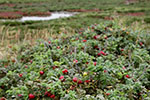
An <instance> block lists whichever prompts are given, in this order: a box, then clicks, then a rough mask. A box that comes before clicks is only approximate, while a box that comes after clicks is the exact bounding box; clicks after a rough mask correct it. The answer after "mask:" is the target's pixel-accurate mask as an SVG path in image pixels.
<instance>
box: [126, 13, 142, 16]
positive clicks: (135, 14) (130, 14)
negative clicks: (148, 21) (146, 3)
mask: <svg viewBox="0 0 150 100" xmlns="http://www.w3.org/2000/svg"><path fill="white" fill-rule="evenodd" d="M126 15H129V16H142V15H144V13H143V12H137V13H127V14H126Z"/></svg>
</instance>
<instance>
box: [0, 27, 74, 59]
mask: <svg viewBox="0 0 150 100" xmlns="http://www.w3.org/2000/svg"><path fill="white" fill-rule="evenodd" d="M60 30H61V31H60V32H59V33H56V31H55V29H54V27H49V28H45V29H40V30H32V29H25V30H21V29H16V28H15V27H9V26H1V27H0V47H1V48H0V59H2V58H4V57H8V56H10V55H11V56H12V57H13V55H17V51H18V49H19V46H21V45H26V44H28V45H30V46H33V45H34V44H35V43H36V41H37V40H38V39H44V40H46V41H48V39H49V38H50V37H53V38H61V37H62V36H63V35H61V34H62V33H64V34H66V36H68V37H69V36H71V35H73V34H74V33H75V30H73V29H71V28H61V29H60ZM10 49H11V50H13V54H12V52H11V54H10V52H9V50H10Z"/></svg>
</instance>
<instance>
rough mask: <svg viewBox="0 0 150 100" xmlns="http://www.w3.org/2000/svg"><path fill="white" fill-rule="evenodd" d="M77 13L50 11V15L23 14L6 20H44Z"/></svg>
mask: <svg viewBox="0 0 150 100" xmlns="http://www.w3.org/2000/svg"><path fill="white" fill-rule="evenodd" d="M75 14H77V13H76V12H52V13H51V15H50V16H44V17H43V16H39V17H38V16H23V17H22V18H21V19H16V20H8V21H21V22H24V21H40V20H42V21H44V20H52V19H58V18H64V17H71V16H73V15H75ZM3 21H7V20H3Z"/></svg>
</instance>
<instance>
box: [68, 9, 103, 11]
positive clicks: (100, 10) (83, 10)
mask: <svg viewBox="0 0 150 100" xmlns="http://www.w3.org/2000/svg"><path fill="white" fill-rule="evenodd" d="M67 11H70V12H99V11H101V10H99V9H72V10H67Z"/></svg>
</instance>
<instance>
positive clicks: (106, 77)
mask: <svg viewBox="0 0 150 100" xmlns="http://www.w3.org/2000/svg"><path fill="white" fill-rule="evenodd" d="M60 35H61V36H62V37H61V38H49V40H48V41H44V40H39V41H38V42H37V44H36V45H35V46H33V47H32V48H31V47H22V48H20V51H19V54H18V55H17V57H16V58H14V59H11V60H8V59H6V60H1V62H0V66H1V67H0V70H1V73H0V86H1V88H0V91H1V92H0V97H3V99H4V98H7V99H8V100H10V99H17V100H27V99H30V100H31V99H35V100H50V99H55V100H104V99H106V100H107V99H108V100H149V99H150V97H149V93H150V88H149V86H150V50H149V46H150V45H149V43H148V42H147V41H148V40H149V38H150V35H149V34H144V33H143V32H140V31H133V30H130V29H125V28H122V27H120V26H119V25H118V24H115V23H101V24H95V25H91V26H90V27H88V28H87V29H84V30H81V31H80V32H78V33H76V34H74V35H73V36H70V37H68V35H67V34H65V33H61V34H60ZM10 50H11V49H10Z"/></svg>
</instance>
